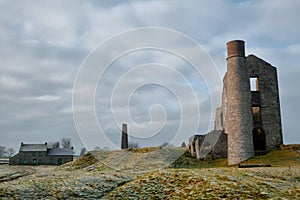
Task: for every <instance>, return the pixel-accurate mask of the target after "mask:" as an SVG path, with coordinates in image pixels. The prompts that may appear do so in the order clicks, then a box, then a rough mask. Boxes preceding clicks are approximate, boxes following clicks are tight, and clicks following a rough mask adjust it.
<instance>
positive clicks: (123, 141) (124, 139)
mask: <svg viewBox="0 0 300 200" xmlns="http://www.w3.org/2000/svg"><path fill="white" fill-rule="evenodd" d="M127 148H128V134H127V124H123V125H122V138H121V149H127Z"/></svg>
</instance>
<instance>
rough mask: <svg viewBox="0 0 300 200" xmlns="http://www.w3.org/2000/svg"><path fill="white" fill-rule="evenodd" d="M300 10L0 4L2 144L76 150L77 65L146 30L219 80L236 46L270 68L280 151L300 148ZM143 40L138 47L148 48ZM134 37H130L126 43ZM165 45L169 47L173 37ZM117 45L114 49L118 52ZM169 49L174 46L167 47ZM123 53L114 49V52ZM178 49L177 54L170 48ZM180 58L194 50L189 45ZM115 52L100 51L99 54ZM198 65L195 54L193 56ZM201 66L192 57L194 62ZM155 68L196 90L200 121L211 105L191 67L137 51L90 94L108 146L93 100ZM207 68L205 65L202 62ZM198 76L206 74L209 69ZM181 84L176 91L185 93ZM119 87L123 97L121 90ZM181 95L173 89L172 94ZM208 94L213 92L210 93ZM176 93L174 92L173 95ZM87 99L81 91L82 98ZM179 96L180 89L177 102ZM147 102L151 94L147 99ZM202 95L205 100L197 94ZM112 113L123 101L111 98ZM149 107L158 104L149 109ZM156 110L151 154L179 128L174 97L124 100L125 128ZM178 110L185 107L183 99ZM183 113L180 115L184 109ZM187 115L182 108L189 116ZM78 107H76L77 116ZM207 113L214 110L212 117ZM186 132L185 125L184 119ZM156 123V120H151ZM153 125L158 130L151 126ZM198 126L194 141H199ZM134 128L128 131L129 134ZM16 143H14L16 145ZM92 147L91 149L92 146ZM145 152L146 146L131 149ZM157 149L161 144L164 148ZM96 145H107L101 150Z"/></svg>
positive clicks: (266, 4) (283, 6)
mask: <svg viewBox="0 0 300 200" xmlns="http://www.w3.org/2000/svg"><path fill="white" fill-rule="evenodd" d="M299 8H300V3H299V2H295V1H292V0H287V1H279V0H274V1H270V0H264V1H257V2H252V1H247V0H245V1H221V0H217V1H210V2H207V1H188V2H183V1H179V0H175V1H172V2H169V1H160V0H154V1H130V2H127V1H126V2H125V1H78V2H74V1H70V0H67V1H58V0H57V1H38V2H37V1H22V2H18V3H16V2H14V1H8V0H3V1H1V2H0V11H1V12H0V43H1V46H0V60H1V62H0V99H1V105H0V125H1V127H2V133H1V141H2V143H3V145H7V146H12V147H15V148H16V147H18V145H19V143H20V142H21V141H32V142H44V140H59V138H61V137H72V138H73V140H74V143H75V144H74V145H75V146H76V147H78V148H79V147H80V146H82V144H81V141H80V139H79V137H78V135H77V134H76V130H75V125H74V122H73V118H72V113H71V106H72V89H73V82H74V80H75V77H76V73H77V71H78V69H79V66H80V65H81V64H82V62H83V61H84V58H85V57H86V56H87V55H88V53H89V52H90V51H91V50H92V49H93V48H95V47H96V45H98V44H99V43H100V42H103V41H104V40H106V39H107V38H109V37H111V36H113V35H115V34H119V33H120V32H122V31H128V30H129V29H132V28H139V27H145V26H152V27H153V26H154V27H164V28H171V29H175V30H177V31H180V32H182V33H184V34H186V35H187V36H189V37H192V38H193V39H194V40H195V41H197V42H198V43H200V44H201V45H202V46H203V47H204V48H205V49H206V51H207V52H208V53H209V55H210V56H211V58H212V60H213V61H214V62H215V64H216V66H217V68H218V69H219V71H220V73H221V75H218V77H214V76H211V77H210V79H211V80H215V79H216V78H219V76H221V77H222V76H223V74H224V72H225V71H226V60H225V59H226V48H225V47H226V46H225V44H226V42H227V41H229V40H232V39H244V40H245V41H246V51H247V53H248V54H250V53H253V54H255V55H257V56H259V57H261V58H263V59H264V60H266V61H268V62H270V63H271V64H273V65H274V66H276V67H278V75H279V83H280V95H281V96H280V98H281V108H282V117H283V127H284V138H285V142H286V143H296V142H297V143H299V142H300V138H299V134H297V133H298V132H299V128H298V122H297V115H298V113H299V112H298V109H297V108H298V107H299V103H298V102H299V99H300V95H299V94H298V93H297V92H296V89H295V85H299V84H300V83H299V79H298V78H297V77H299V76H300V69H299V65H298V63H300V60H299V56H298V55H299V53H300V41H299V37H298V36H299V34H300V28H299V26H298V22H299V21H300V15H299ZM153 37H155V36H153V35H148V36H147V40H149V41H151V40H153ZM136 39H137V38H131V39H130V41H131V42H132V43H135V40H136ZM174 41H177V39H176V38H174ZM127 42H128V41H124V42H123V43H120V44H119V47H120V48H123V46H124V45H125V46H126V44H127ZM174 44H176V42H174ZM122 45H123V46H122ZM178 48H183V47H182V46H181V47H180V46H178ZM185 48H186V49H185V50H186V51H191V52H192V51H193V49H192V48H191V47H190V46H188V47H185ZM115 50H116V49H110V48H107V51H106V55H103V57H99V58H98V59H102V58H104V57H105V56H109V55H113V54H114V52H115ZM194 56H195V58H197V56H198V55H194ZM199 59H200V56H199ZM149 62H156V63H160V64H166V65H169V66H171V67H174V68H176V69H177V70H178V71H179V72H180V73H181V74H183V75H184V76H185V77H186V78H187V79H188V83H189V84H190V85H191V86H192V88H193V89H194V90H195V91H197V92H196V95H197V97H198V99H199V101H200V113H201V117H203V119H204V121H207V120H209V112H210V108H209V107H208V106H207V104H209V103H210V99H209V96H208V95H207V88H205V87H206V85H205V82H204V80H203V78H205V77H201V76H199V75H195V74H196V73H194V71H193V70H191V68H190V67H191V66H189V65H188V64H187V63H186V62H185V61H184V60H183V59H182V58H180V57H176V56H174V55H170V54H169V53H168V52H157V51H150V50H148V51H139V52H132V53H130V54H128V55H124V57H122V58H120V59H118V60H117V61H116V62H115V63H113V64H112V66H111V68H110V70H108V71H107V72H106V79H104V80H102V81H103V82H101V84H102V86H105V87H104V90H103V91H101V90H99V91H98V93H96V99H97V100H98V102H99V104H100V103H101V104H102V105H104V107H101V108H98V110H97V114H98V115H99V116H100V118H101V119H102V120H103V121H104V122H105V128H106V130H107V131H108V132H109V133H110V134H111V135H112V136H111V137H112V140H114V142H115V143H116V144H118V142H119V134H120V130H119V129H118V126H120V124H117V125H116V124H114V123H113V122H112V120H113V119H112V117H111V116H109V115H110V114H111V109H110V108H109V106H110V102H107V101H106V100H105V99H103V98H101V95H102V97H103V95H104V97H105V95H106V94H110V93H111V90H112V89H113V87H112V86H113V85H114V84H116V81H117V80H118V78H120V77H121V75H122V74H123V73H125V72H126V71H128V70H129V69H131V68H132V67H135V66H138V65H141V64H145V63H149ZM203 65H206V62H203ZM203 70H207V71H210V68H209V67H206V68H204V69H203ZM147 73H149V72H147V71H143V73H141V74H139V75H136V77H135V78H134V79H131V80H127V81H130V82H131V83H132V84H135V83H139V82H140V81H143V77H144V76H147ZM153 74H156V77H157V79H166V80H168V81H169V82H172V81H173V84H174V85H175V83H174V81H176V79H172V76H169V75H168V74H164V73H162V72H160V71H155V72H154V71H153ZM182 84H183V85H181V86H182V87H183V88H184V86H185V85H184V84H186V83H182ZM126 86H127V85H126V84H124V85H123V87H124V90H126V89H127V87H126ZM178 88H179V89H180V87H178ZM210 89H211V91H213V93H214V94H218V93H219V92H220V90H219V88H210ZM181 90H182V88H181ZM86 92H87V91H84V90H83V91H82V95H83V97H84V95H85V94H86ZM185 92H187V91H186V90H182V94H183V95H184V94H185ZM152 94H153V95H152ZM203 94H205V95H203ZM119 95H120V97H119V98H120V101H121V102H120V103H119V105H118V107H117V108H118V110H117V112H123V111H124V110H125V111H126V109H124V107H122V105H123V104H124V102H125V103H126V102H127V97H128V94H126V93H120V94H119ZM156 99H158V101H155V100H156ZM155 103H159V104H162V105H163V106H164V108H165V109H166V112H167V113H168V117H169V118H168V124H167V126H165V127H164V128H163V129H162V131H163V132H164V137H163V139H161V138H160V140H158V139H157V138H156V139H155V138H154V139H153V140H152V141H151V145H154V144H155V143H157V144H158V145H159V144H160V143H162V140H168V139H170V137H169V136H168V135H172V133H173V132H174V131H175V130H176V129H177V128H178V122H179V120H180V119H179V115H178V114H179V109H178V108H179V107H178V102H177V100H176V98H174V96H173V95H172V94H171V93H170V91H167V90H165V89H163V88H162V87H149V88H146V87H144V88H142V89H140V90H136V91H135V93H133V95H132V98H131V99H130V101H129V104H130V108H131V114H132V117H133V119H134V120H135V121H136V122H138V123H140V124H147V122H148V121H149V113H148V111H149V107H151V105H154V104H155ZM184 104H187V105H193V104H192V103H191V102H189V99H187V100H186V101H184ZM187 107H188V106H187ZM193 108H194V107H193V106H190V107H188V110H189V109H193ZM85 109H86V108H84V107H82V110H85ZM212 112H214V111H212ZM190 117H191V118H190V119H189V122H188V123H192V122H193V119H195V118H194V117H193V116H190ZM157 119H159V118H157ZM158 124H159V123H158ZM203 127H204V123H202V121H200V126H199V130H198V131H199V132H202V131H203V132H204V131H205V130H204V129H203ZM131 128H134V127H129V129H131ZM192 134H194V133H185V135H181V136H180V137H179V139H178V140H177V141H174V143H176V145H179V144H180V143H181V142H182V140H185V141H187V139H188V137H189V136H191V135H192ZM16 138H18V139H17V140H16ZM97 142H98V143H97ZM140 142H141V144H143V145H147V141H140ZM163 142H165V141H163ZM93 144H94V145H95V146H107V145H105V144H101V142H100V141H95V142H94V143H93Z"/></svg>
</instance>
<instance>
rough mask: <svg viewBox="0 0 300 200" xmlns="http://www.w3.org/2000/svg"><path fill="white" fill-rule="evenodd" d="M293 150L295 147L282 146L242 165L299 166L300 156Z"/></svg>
mask: <svg viewBox="0 0 300 200" xmlns="http://www.w3.org/2000/svg"><path fill="white" fill-rule="evenodd" d="M294 149H295V147H291V148H290V147H288V146H283V147H281V149H279V150H273V151H271V152H270V153H268V154H266V155H263V156H256V157H254V158H250V159H249V160H247V161H246V162H244V163H243V164H270V165H272V166H278V167H287V166H295V165H300V155H299V153H297V152H296V151H295V150H294Z"/></svg>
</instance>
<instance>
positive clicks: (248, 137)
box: [225, 41, 254, 165]
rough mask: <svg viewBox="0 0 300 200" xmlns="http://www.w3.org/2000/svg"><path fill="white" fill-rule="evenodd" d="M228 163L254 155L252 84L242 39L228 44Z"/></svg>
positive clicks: (237, 161)
mask: <svg viewBox="0 0 300 200" xmlns="http://www.w3.org/2000/svg"><path fill="white" fill-rule="evenodd" d="M227 49H228V58H227V73H226V79H227V81H226V82H227V87H226V90H225V92H226V97H227V105H226V107H227V113H226V119H225V121H226V123H227V129H226V132H227V133H228V164H229V165H234V164H238V163H240V162H242V161H245V160H247V159H248V158H250V157H252V156H254V149H253V138H252V123H253V121H252V112H251V96H250V83H249V78H248V70H247V65H246V58H245V52H244V42H243V41H231V42H228V43H227Z"/></svg>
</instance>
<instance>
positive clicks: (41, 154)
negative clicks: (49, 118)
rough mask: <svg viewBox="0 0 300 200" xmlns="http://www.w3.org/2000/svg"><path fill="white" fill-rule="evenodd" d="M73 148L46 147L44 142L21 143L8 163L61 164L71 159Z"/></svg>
mask: <svg viewBox="0 0 300 200" xmlns="http://www.w3.org/2000/svg"><path fill="white" fill-rule="evenodd" d="M73 154H74V152H73V149H66V148H48V147H47V142H46V143H44V144H24V143H23V142H22V143H21V146H20V149H19V153H18V154H16V155H15V156H13V157H11V158H10V159H9V164H10V165H61V164H64V163H67V162H71V161H73Z"/></svg>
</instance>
